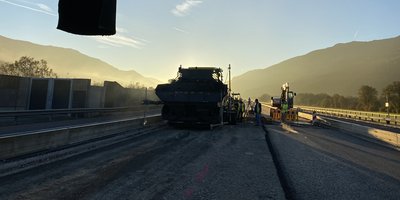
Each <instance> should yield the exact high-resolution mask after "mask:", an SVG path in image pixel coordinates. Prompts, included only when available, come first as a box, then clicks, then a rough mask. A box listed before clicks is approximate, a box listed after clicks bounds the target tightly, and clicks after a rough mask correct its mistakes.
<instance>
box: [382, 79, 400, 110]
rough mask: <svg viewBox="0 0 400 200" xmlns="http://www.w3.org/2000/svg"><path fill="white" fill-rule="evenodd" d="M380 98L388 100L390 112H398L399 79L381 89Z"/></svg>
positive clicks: (399, 105) (399, 100) (399, 108)
mask: <svg viewBox="0 0 400 200" xmlns="http://www.w3.org/2000/svg"><path fill="white" fill-rule="evenodd" d="M381 99H384V100H385V101H386V99H388V100H389V109H390V112H394V113H400V81H395V82H393V83H392V84H390V85H388V86H386V87H385V88H384V89H383V92H382V95H381Z"/></svg>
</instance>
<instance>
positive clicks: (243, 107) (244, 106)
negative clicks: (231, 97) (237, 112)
mask: <svg viewBox="0 0 400 200" xmlns="http://www.w3.org/2000/svg"><path fill="white" fill-rule="evenodd" d="M245 109H246V105H244V103H242V112H244V110H245Z"/></svg>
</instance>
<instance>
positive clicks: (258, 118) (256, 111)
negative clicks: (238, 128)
mask: <svg viewBox="0 0 400 200" xmlns="http://www.w3.org/2000/svg"><path fill="white" fill-rule="evenodd" d="M254 114H255V116H256V126H259V125H261V103H260V102H258V99H256V100H255V105H254Z"/></svg>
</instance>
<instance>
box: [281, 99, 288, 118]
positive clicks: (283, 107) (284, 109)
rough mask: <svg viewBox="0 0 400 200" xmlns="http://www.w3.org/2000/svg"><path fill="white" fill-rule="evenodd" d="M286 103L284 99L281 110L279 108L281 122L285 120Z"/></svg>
mask: <svg viewBox="0 0 400 200" xmlns="http://www.w3.org/2000/svg"><path fill="white" fill-rule="evenodd" d="M288 107H289V105H288V103H287V102H286V101H284V102H283V103H282V110H281V122H282V123H284V122H285V121H286V114H287V112H288Z"/></svg>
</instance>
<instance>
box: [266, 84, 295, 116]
mask: <svg viewBox="0 0 400 200" xmlns="http://www.w3.org/2000/svg"><path fill="white" fill-rule="evenodd" d="M281 91H282V93H281V96H280V97H271V106H272V108H271V109H270V116H271V117H272V119H274V120H281V114H282V108H283V104H287V109H288V111H287V115H286V120H297V119H298V114H297V113H298V111H297V109H295V108H293V104H294V97H295V96H296V93H295V92H293V91H291V90H290V89H289V84H288V83H285V84H283V85H282V87H281Z"/></svg>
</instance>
